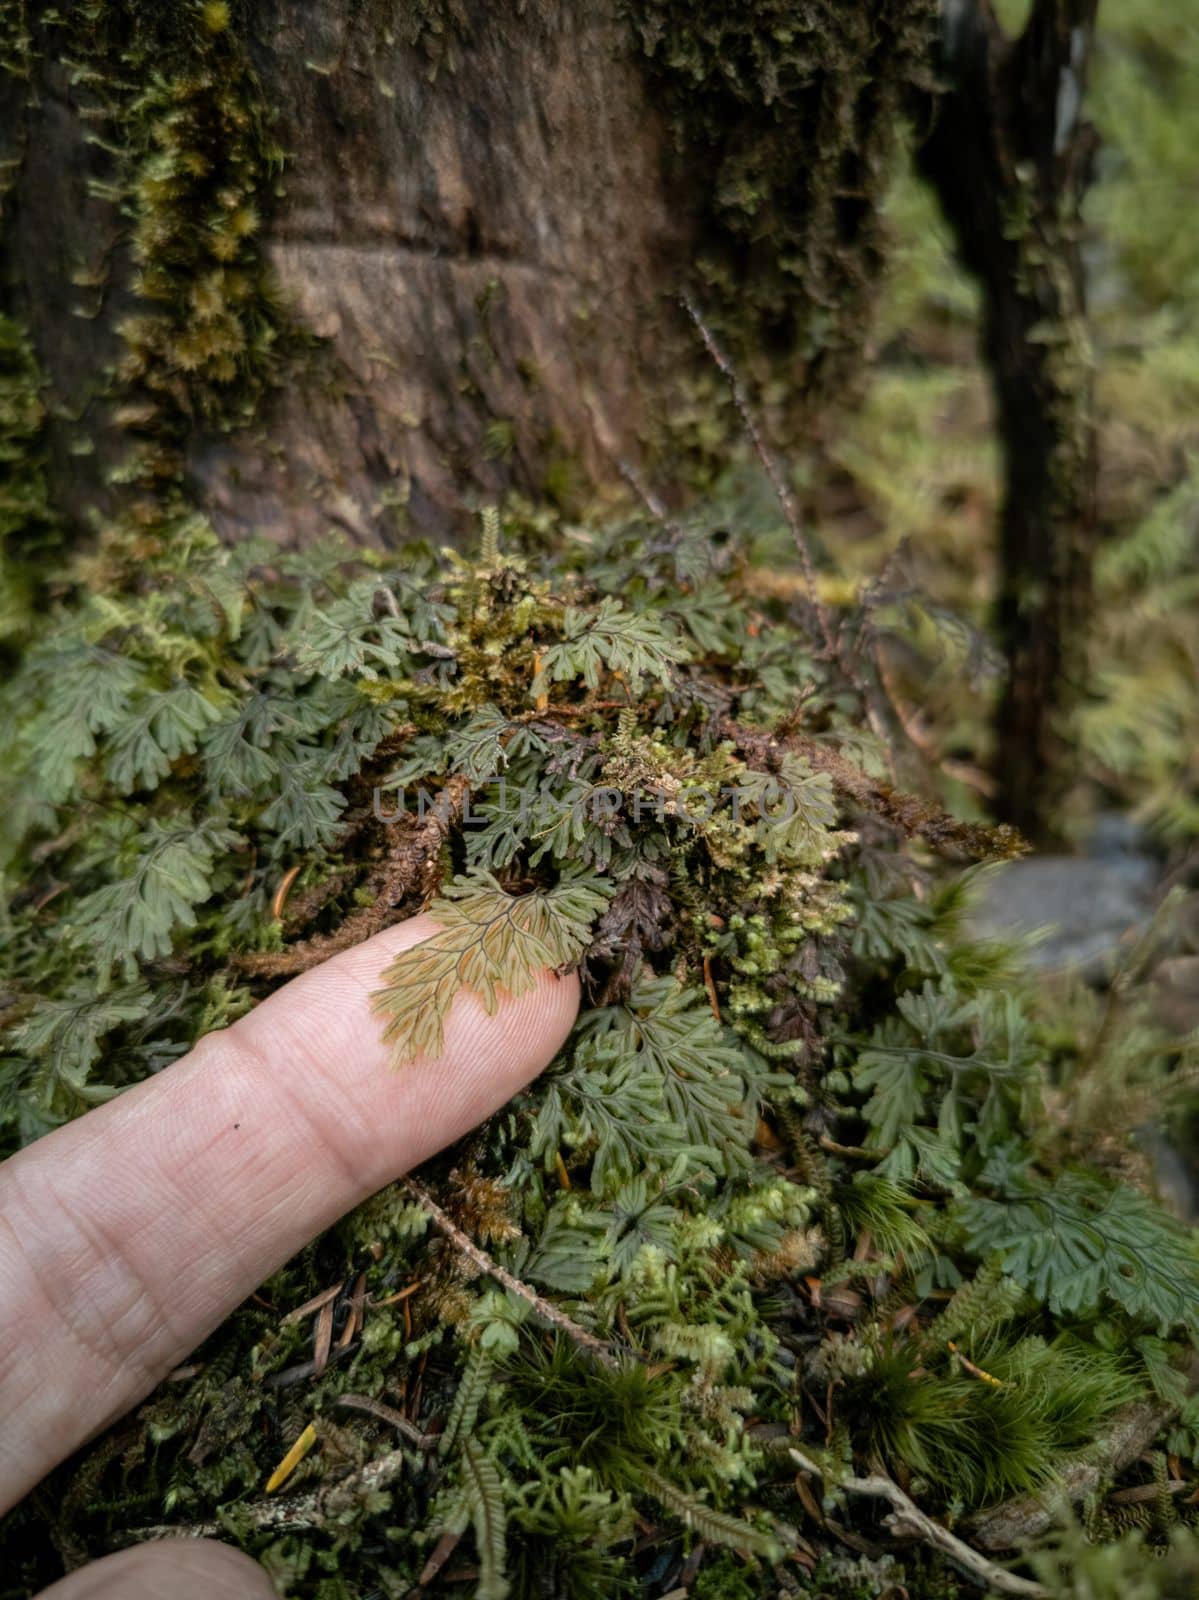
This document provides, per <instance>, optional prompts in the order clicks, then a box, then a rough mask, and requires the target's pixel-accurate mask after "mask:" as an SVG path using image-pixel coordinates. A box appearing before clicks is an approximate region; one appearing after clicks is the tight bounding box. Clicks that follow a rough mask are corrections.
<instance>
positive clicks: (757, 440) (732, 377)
mask: <svg viewBox="0 0 1199 1600" xmlns="http://www.w3.org/2000/svg"><path fill="white" fill-rule="evenodd" d="M681 298H682V302H683V309H684V311H686V313H687V315H688V316H689V317H690V318H691V320H692V322H693V323H694V324H695V330H696V332H697V333H698V334H699V336H700V338H701V339H702V340H703V343H704V349H705V350H706V351H707V352H708V354H709V355H710V356H711V358H712V360H713V361H714V362H715V364H716V367H717V370H718V371H719V372H720V374H721V376H722V377H723V378H724V380H725V382H726V383H727V384H728V386H729V391H730V393H731V394H732V396H733V404H734V405H735V406H736V408H737V413H738V415H739V416H740V418H741V425H742V427H743V428H744V429H745V432H746V436H747V437H748V439H749V442H750V443H751V444H752V445H753V447H754V452H755V454H756V455H757V457H758V460H759V461H760V462H761V463H762V468H763V470H764V472H765V473H766V476H767V477H768V478H769V479H770V487H771V488H772V489H773V490H774V493H775V496H776V498H777V500H778V503H779V505H780V506H781V507H782V510H783V516H784V518H785V519H786V523H787V527H788V528H789V529H790V530H791V538H792V539H793V540H794V543H795V549H796V551H797V553H798V555H799V561H800V565H801V566H802V567H803V575H804V584H805V586H806V588H807V591H808V600H809V602H810V604H811V607H812V610H813V612H814V613H815V616H816V620H817V622H818V623H819V624H820V633H821V636H822V638H823V639H824V645H825V649H826V650H827V651H828V653H829V656H830V658H832V659H833V660H836V659H838V652H837V641H836V637H835V636H834V633H833V625H832V623H831V622H830V620H829V615H828V612H827V611H826V610H825V608H824V606H823V605H822V604H821V601H820V592H819V590H818V588H817V586H816V567H815V564H814V562H813V561H812V552H811V551H810V550H809V549H808V541H807V540H806V539H805V538H804V534H803V528H802V527H801V526H800V521H799V512H798V511H797V510H796V509H795V500H794V498H793V496H792V494H791V491H790V489H789V488H788V487H787V484H786V481H785V480H784V478H783V475H782V473H781V472H780V471H779V468H778V463H777V462H776V461H775V459H774V457H773V456H772V455H771V453H770V451H769V450H768V449H767V448H766V441H765V440H764V439H763V437H762V432H761V429H760V428H759V427H758V424H757V423H756V422H755V420H754V414H753V412H752V411H751V410H750V405H749V401H748V400H747V399H746V397H745V391H744V390H743V389H742V387H741V380H740V379H739V378H738V376H737V374H736V373H735V372H734V371H733V365H732V362H731V361H730V360H729V358H728V357H727V356H726V355H725V353H724V351H723V350H722V349H721V348H720V346H719V345H718V344H717V343H716V339H715V336H714V335H713V333H712V331H711V329H710V328H709V327H708V325H707V323H706V322H705V321H704V319H703V317H702V316H701V314H700V311H699V307H698V306H697V305H696V304H695V302H694V300H692V298H691V296H690V295H689V294H684V295H683V296H682V297H681Z"/></svg>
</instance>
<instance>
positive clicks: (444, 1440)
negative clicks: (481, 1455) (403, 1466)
mask: <svg viewBox="0 0 1199 1600" xmlns="http://www.w3.org/2000/svg"><path fill="white" fill-rule="evenodd" d="M490 1381H491V1362H490V1360H489V1359H488V1357H487V1356H486V1355H484V1353H483V1351H482V1350H478V1349H475V1350H472V1351H471V1353H470V1355H469V1356H468V1357H467V1361H466V1365H465V1367H463V1369H462V1376H461V1377H460V1378H459V1379H458V1389H457V1392H456V1393H455V1395H454V1403H453V1405H452V1406H451V1407H450V1414H449V1416H448V1417H447V1418H446V1425H445V1431H444V1432H443V1433H442V1435H441V1439H440V1440H439V1442H438V1446H437V1448H438V1450H439V1452H440V1454H441V1455H443V1456H446V1455H449V1453H450V1451H451V1450H452V1449H453V1447H454V1446H455V1445H456V1444H457V1443H458V1441H459V1439H463V1438H466V1437H469V1435H470V1434H471V1432H472V1431H473V1429H474V1426H475V1421H476V1419H477V1418H478V1415H479V1407H480V1406H481V1405H482V1404H483V1401H484V1399H485V1397H486V1395H487V1385H488V1384H489V1383H490Z"/></svg>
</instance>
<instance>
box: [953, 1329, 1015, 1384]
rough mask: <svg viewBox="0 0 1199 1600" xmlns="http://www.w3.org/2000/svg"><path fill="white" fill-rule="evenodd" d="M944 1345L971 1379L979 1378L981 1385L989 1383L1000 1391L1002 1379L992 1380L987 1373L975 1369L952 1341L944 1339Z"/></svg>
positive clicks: (979, 1368)
mask: <svg viewBox="0 0 1199 1600" xmlns="http://www.w3.org/2000/svg"><path fill="white" fill-rule="evenodd" d="M945 1343H946V1344H947V1345H948V1346H949V1348H950V1350H952V1351H953V1353H954V1355H955V1356H957V1358H958V1360H959V1361H960V1362H961V1364H962V1366H963V1367H964V1368H965V1369H966V1371H967V1372H968V1373H969V1374H970V1376H971V1377H972V1378H981V1379H982V1381H983V1383H989V1384H991V1385H992V1387H993V1388H996V1389H1002V1388H1003V1387H1004V1385H1003V1381H1002V1379H1000V1378H993V1377H992V1376H991V1374H990V1373H989V1372H984V1371H983V1369H982V1368H981V1367H976V1366H975V1365H974V1362H973V1361H968V1360H967V1359H966V1357H965V1356H964V1355H963V1354H962V1352H961V1351H960V1350H959V1349H958V1347H957V1345H956V1344H954V1342H953V1340H952V1339H946V1341H945Z"/></svg>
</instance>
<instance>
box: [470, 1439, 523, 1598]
mask: <svg viewBox="0 0 1199 1600" xmlns="http://www.w3.org/2000/svg"><path fill="white" fill-rule="evenodd" d="M461 1461H462V1483H463V1488H464V1490H465V1493H466V1504H467V1508H468V1510H469V1512H470V1519H471V1523H472V1525H473V1527H474V1531H475V1548H476V1550H477V1552H478V1556H479V1582H478V1587H477V1588H476V1589H475V1596H476V1600H506V1597H507V1595H508V1593H509V1590H510V1587H511V1586H510V1584H509V1583H508V1579H507V1578H506V1576H505V1574H504V1569H505V1564H506V1559H505V1558H506V1542H507V1541H506V1534H507V1527H508V1519H507V1514H506V1512H505V1509H504V1484H503V1480H502V1479H501V1477H500V1474H499V1469H498V1468H497V1466H496V1464H495V1462H494V1461H493V1460H492V1459H491V1457H490V1456H489V1455H486V1454H485V1453H484V1452H483V1451H482V1450H481V1449H480V1448H479V1446H478V1445H477V1444H475V1443H474V1441H473V1440H471V1439H467V1440H465V1441H464V1443H463V1445H462V1455H461Z"/></svg>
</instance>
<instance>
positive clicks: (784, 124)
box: [627, 0, 935, 389]
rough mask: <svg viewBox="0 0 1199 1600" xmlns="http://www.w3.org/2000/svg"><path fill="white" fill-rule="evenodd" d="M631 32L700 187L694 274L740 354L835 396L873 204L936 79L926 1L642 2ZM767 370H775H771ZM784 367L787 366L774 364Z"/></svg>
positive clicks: (861, 309) (877, 234) (857, 344)
mask: <svg viewBox="0 0 1199 1600" xmlns="http://www.w3.org/2000/svg"><path fill="white" fill-rule="evenodd" d="M627 9H628V14H629V18H630V25H631V26H632V27H633V29H634V30H635V34H636V37H637V39H638V42H639V44H640V47H641V49H642V51H643V52H644V56H645V59H646V63H647V67H648V70H649V72H650V73H651V76H652V78H653V80H654V83H655V85H656V88H657V90H658V94H659V96H660V98H661V100H662V103H663V105H664V108H665V112H666V115H667V118H668V119H669V124H670V129H671V133H672V136H673V145H674V148H673V154H672V157H671V165H672V167H673V168H674V169H675V171H676V172H677V173H678V175H679V177H680V178H683V179H687V180H689V181H688V187H690V188H692V189H694V187H695V182H694V175H695V172H696V170H697V169H699V170H702V171H703V172H704V173H705V174H707V175H709V181H707V182H706V183H705V184H704V185H703V192H704V195H705V197H706V198H705V200H704V201H703V210H702V213H701V215H700V216H698V217H697V218H696V222H697V224H698V229H699V234H700V237H701V238H702V240H703V243H702V248H701V252H700V254H699V257H698V259H697V260H696V262H695V264H694V265H695V272H696V277H697V279H698V282H699V286H700V289H701V291H702V297H703V300H704V303H705V306H706V307H707V308H710V311H711V316H712V320H713V322H714V325H715V326H716V328H717V331H718V332H719V333H720V334H721V335H722V337H723V338H724V339H725V341H726V342H727V343H728V345H729V348H730V350H731V353H732V354H733V356H734V359H735V360H737V361H738V362H739V363H744V364H746V365H747V366H748V367H749V368H750V369H751V370H759V371H760V370H762V368H763V365H764V364H763V360H762V357H763V355H764V354H765V355H766V356H767V357H770V356H774V357H776V358H778V362H779V364H780V365H781V364H782V363H785V364H786V379H787V382H788V383H789V384H792V385H795V386H796V388H799V389H802V388H805V387H810V386H813V385H817V386H820V387H826V386H831V385H833V384H834V383H835V382H836V381H838V380H840V379H842V378H843V377H844V376H845V374H846V372H847V371H848V370H850V369H851V368H852V366H853V365H854V363H855V361H856V357H857V355H858V353H859V351H860V348H861V342H862V336H863V332H864V328H865V325H866V323H867V321H868V317H867V313H868V310H869V307H870V303H871V300H872V297H873V293H874V288H875V285H876V283H877V280H878V275H879V270H880V267H881V265H882V260H883V253H884V250H883V247H884V233H883V230H882V227H881V225H880V220H879V202H880V200H881V197H882V195H883V193H884V192H885V189H886V186H887V183H888V179H889V176H890V158H891V155H892V149H893V145H894V141H895V136H896V131H897V128H898V126H899V122H900V118H901V115H902V111H903V109H904V106H905V104H906V102H907V100H908V97H909V95H910V93H911V91H912V88H913V86H914V85H915V84H916V83H918V82H920V81H923V79H924V77H925V75H926V72H927V60H928V53H929V49H930V44H931V25H932V17H933V12H934V9H935V8H934V7H933V6H932V5H931V4H930V0H895V3H892V4H889V5H884V6H846V5H844V4H840V3H837V0H819V3H817V4H812V5H805V6H803V7H796V6H795V5H793V4H790V3H788V0H769V3H768V4H765V5H755V6H747V5H738V6H729V5H725V4H721V3H719V0H704V3H701V4H699V5H695V4H691V3H688V0H635V3H632V4H630V5H629V6H628V8H627ZM766 365H767V366H769V363H767V364H766ZM775 370H776V373H777V370H778V369H777V367H776V369H775Z"/></svg>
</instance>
